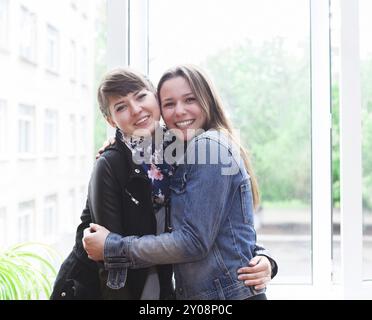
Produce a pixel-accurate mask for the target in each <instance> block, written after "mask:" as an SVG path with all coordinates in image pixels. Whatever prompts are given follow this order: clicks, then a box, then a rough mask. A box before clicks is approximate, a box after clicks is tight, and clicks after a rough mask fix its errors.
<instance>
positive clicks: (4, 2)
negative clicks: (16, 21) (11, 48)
mask: <svg viewBox="0 0 372 320" xmlns="http://www.w3.org/2000/svg"><path fill="white" fill-rule="evenodd" d="M8 17H9V0H0V48H7V47H8V39H9V36H8V34H9V18H8Z"/></svg>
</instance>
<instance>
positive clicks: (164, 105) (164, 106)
mask: <svg viewBox="0 0 372 320" xmlns="http://www.w3.org/2000/svg"><path fill="white" fill-rule="evenodd" d="M172 106H173V103H166V104H163V108H171V107H172Z"/></svg>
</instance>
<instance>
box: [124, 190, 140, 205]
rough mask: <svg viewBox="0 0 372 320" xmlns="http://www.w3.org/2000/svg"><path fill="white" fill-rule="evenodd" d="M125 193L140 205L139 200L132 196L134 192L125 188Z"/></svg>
mask: <svg viewBox="0 0 372 320" xmlns="http://www.w3.org/2000/svg"><path fill="white" fill-rule="evenodd" d="M125 193H126V194H127V195H128V196H129V197H130V199H131V200H132V201H133V202H134V203H135V204H136V205H137V206H138V205H139V201H138V200H137V199H136V198H135V197H133V196H132V194H131V193H130V192H129V191H128V190H127V189H125Z"/></svg>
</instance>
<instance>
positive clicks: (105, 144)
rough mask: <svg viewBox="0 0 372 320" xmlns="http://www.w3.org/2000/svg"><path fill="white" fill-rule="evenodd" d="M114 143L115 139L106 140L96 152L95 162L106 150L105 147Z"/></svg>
mask: <svg viewBox="0 0 372 320" xmlns="http://www.w3.org/2000/svg"><path fill="white" fill-rule="evenodd" d="M114 143H115V138H113V137H112V138H109V139H107V140H106V141H105V142H104V143H103V145H102V147H101V148H100V149H99V150H98V153H97V154H96V160H97V159H98V158H99V157H100V156H101V154H102V153H103V151H105V150H106V148H107V147H109V146H111V145H113V144H114Z"/></svg>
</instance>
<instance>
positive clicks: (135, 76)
mask: <svg viewBox="0 0 372 320" xmlns="http://www.w3.org/2000/svg"><path fill="white" fill-rule="evenodd" d="M142 89H147V90H149V91H151V92H153V93H154V94H156V91H155V88H154V86H153V84H152V83H151V81H150V80H149V79H147V78H146V77H145V76H144V75H142V74H141V73H139V72H137V71H135V70H132V69H130V68H119V69H114V70H112V71H110V72H108V73H107V74H106V75H105V76H104V78H103V79H102V81H101V84H100V86H99V88H98V103H99V108H100V110H101V112H102V114H103V116H104V117H105V118H108V117H110V106H109V98H110V97H117V96H123V97H124V96H126V95H128V94H129V93H133V92H137V91H139V90H142Z"/></svg>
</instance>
